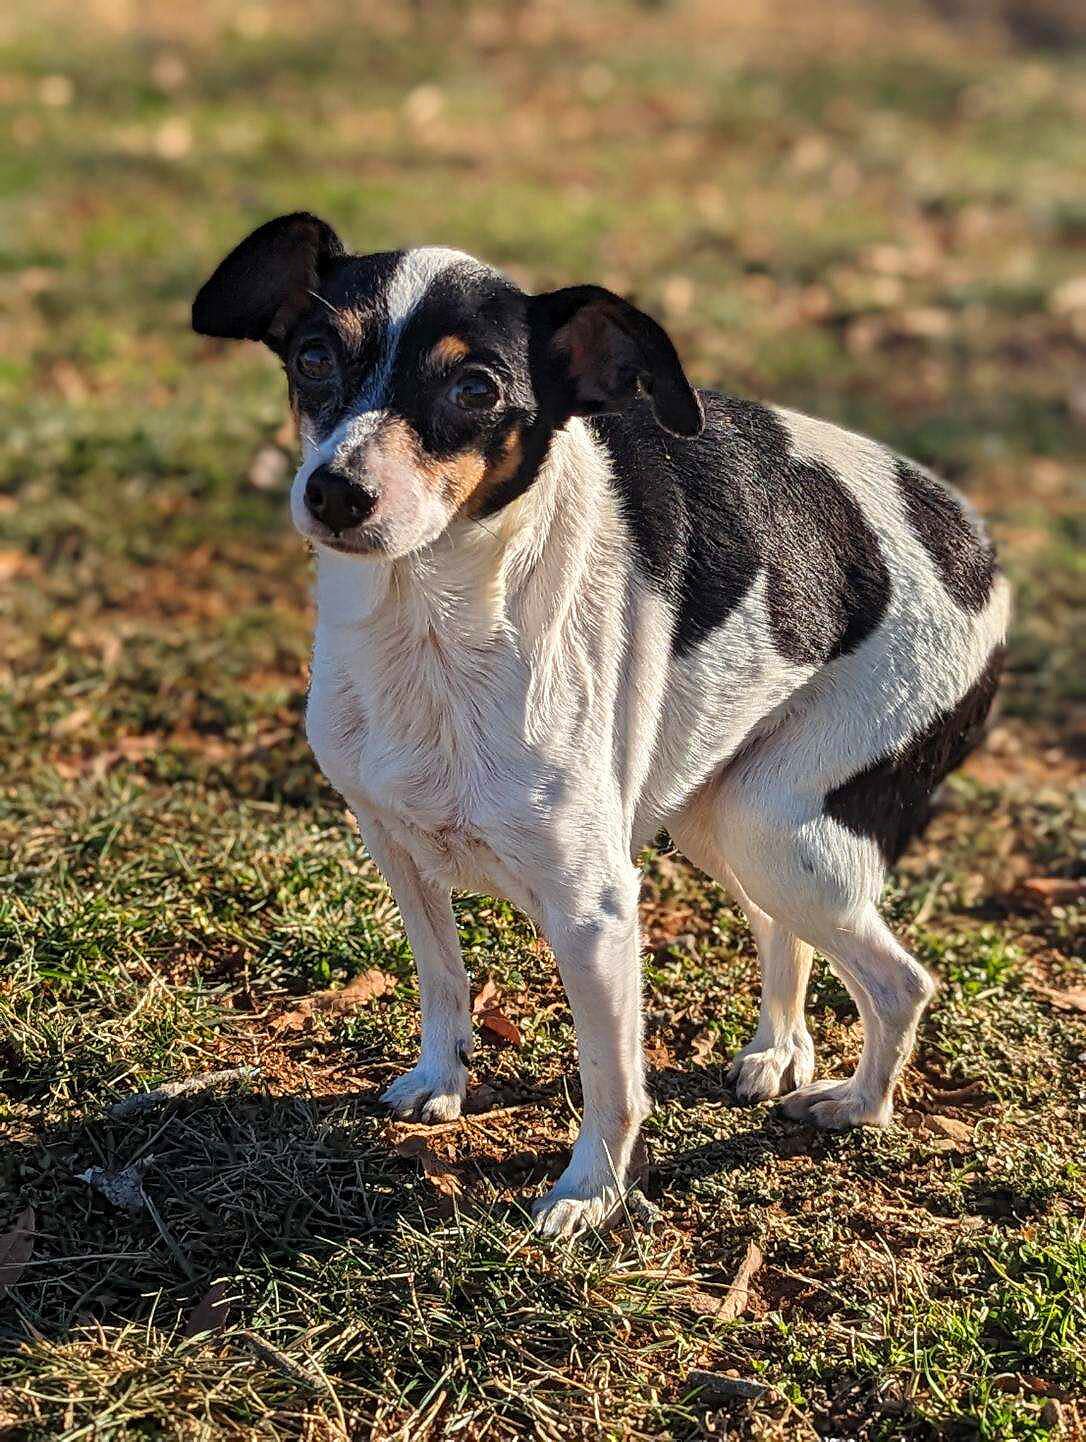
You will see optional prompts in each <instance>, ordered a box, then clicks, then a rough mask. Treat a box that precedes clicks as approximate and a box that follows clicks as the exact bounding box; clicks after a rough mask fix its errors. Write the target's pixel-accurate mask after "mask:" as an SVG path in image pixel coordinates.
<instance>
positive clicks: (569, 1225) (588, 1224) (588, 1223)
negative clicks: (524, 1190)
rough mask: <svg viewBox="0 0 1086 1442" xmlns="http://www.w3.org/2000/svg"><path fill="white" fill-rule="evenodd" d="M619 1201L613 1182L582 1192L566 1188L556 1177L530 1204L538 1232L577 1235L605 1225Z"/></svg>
mask: <svg viewBox="0 0 1086 1442" xmlns="http://www.w3.org/2000/svg"><path fill="white" fill-rule="evenodd" d="M621 1205H622V1193H621V1191H620V1190H619V1188H618V1187H616V1186H615V1185H614V1183H613V1182H609V1183H607V1184H606V1185H604V1186H600V1187H598V1188H595V1189H593V1190H592V1191H591V1192H590V1193H589V1194H587V1195H583V1196H582V1195H578V1194H576V1193H574V1192H571V1191H567V1190H565V1188H564V1187H563V1185H562V1181H561V1179H559V1181H558V1183H557V1184H556V1185H555V1186H553V1187H552V1188H551V1190H550V1191H549V1192H548V1193H547V1195H546V1196H545V1197H540V1199H539V1201H537V1202H535V1203H534V1204H533V1206H532V1217H533V1218H534V1220H535V1229H536V1231H537V1232H538V1233H539V1234H540V1235H541V1236H544V1237H576V1236H579V1235H580V1234H581V1233H582V1232H587V1231H593V1230H595V1231H599V1230H601V1229H602V1228H604V1227H605V1226H606V1225H607V1224H608V1222H610V1221H611V1220H612V1219H613V1218H614V1217H615V1215H616V1213H618V1211H619V1210H620V1208H621Z"/></svg>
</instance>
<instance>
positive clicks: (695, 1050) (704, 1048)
mask: <svg viewBox="0 0 1086 1442" xmlns="http://www.w3.org/2000/svg"><path fill="white" fill-rule="evenodd" d="M715 1046H716V1037H715V1036H714V1035H713V1033H712V1032H711V1031H699V1032H698V1034H697V1036H696V1037H694V1039H693V1041H692V1042H691V1043H690V1052H691V1055H692V1056H693V1058H694V1060H695V1061H697V1062H705V1061H708V1060H709V1056H710V1053H711V1052H712V1050H713V1048H714V1047H715Z"/></svg>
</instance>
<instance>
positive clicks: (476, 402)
mask: <svg viewBox="0 0 1086 1442" xmlns="http://www.w3.org/2000/svg"><path fill="white" fill-rule="evenodd" d="M449 399H450V400H451V401H452V402H453V404H454V405H458V406H460V407H461V409H462V410H465V411H492V410H493V409H494V407H495V406H496V405H497V404H498V401H499V400H500V399H501V391H500V390H499V389H498V383H497V381H496V380H494V378H493V376H490V375H488V374H487V373H486V371H465V372H464V374H463V375H462V376H460V377H459V379H458V380H456V381H454V382H453V384H452V386H451V388H450V390H449Z"/></svg>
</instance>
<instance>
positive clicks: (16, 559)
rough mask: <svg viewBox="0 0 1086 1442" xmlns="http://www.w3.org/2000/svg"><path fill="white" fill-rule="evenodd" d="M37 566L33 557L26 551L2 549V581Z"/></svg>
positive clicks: (0, 573)
mask: <svg viewBox="0 0 1086 1442" xmlns="http://www.w3.org/2000/svg"><path fill="white" fill-rule="evenodd" d="M34 568H35V562H34V559H33V557H31V556H28V555H27V554H26V553H25V551H15V550H4V551H0V581H11V580H14V578H15V577H16V576H21V575H24V574H25V573H26V572H28V571H32V570H34Z"/></svg>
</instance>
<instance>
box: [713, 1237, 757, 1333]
mask: <svg viewBox="0 0 1086 1442" xmlns="http://www.w3.org/2000/svg"><path fill="white" fill-rule="evenodd" d="M762 1261H763V1257H762V1249H761V1247H759V1246H758V1244H757V1242H751V1243H750V1245H749V1246H748V1247H747V1250H746V1251H745V1252H744V1253H743V1260H742V1261H741V1262H740V1263H739V1270H738V1271H737V1272H736V1274H735V1276H734V1277H733V1278H732V1284H731V1286H730V1287H729V1288H728V1292H727V1295H726V1296H725V1298H724V1300H723V1302H722V1303H721V1304H720V1315H721V1317H722V1318H723V1319H724V1320H725V1321H727V1322H732V1321H734V1320H735V1318H736V1317H741V1316H742V1315H743V1313H744V1312H745V1311H746V1308H747V1302H748V1301H749V1300H750V1279H751V1278H752V1277H753V1276H754V1274H755V1272H756V1271H757V1270H758V1268H759V1267H760V1266H761V1265H762Z"/></svg>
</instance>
